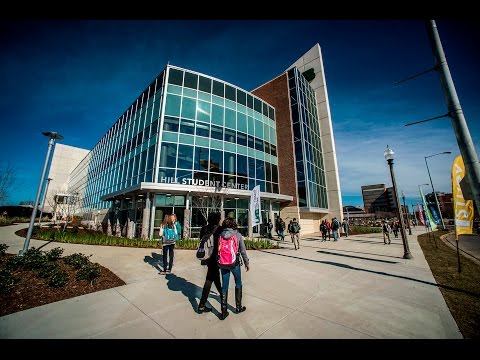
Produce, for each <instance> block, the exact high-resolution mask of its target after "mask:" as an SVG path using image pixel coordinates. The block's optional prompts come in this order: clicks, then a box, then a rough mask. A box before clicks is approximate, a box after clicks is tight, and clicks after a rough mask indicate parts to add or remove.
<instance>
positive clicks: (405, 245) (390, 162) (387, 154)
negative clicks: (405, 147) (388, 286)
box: [383, 145, 413, 259]
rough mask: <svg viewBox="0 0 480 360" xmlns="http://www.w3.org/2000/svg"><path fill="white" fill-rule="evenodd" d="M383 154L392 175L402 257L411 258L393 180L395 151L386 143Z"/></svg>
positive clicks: (395, 185)
mask: <svg viewBox="0 0 480 360" xmlns="http://www.w3.org/2000/svg"><path fill="white" fill-rule="evenodd" d="M383 156H385V160H387V163H388V166H389V167H390V176H391V177H392V185H393V195H394V196H395V201H396V203H397V211H398V218H399V219H400V233H401V234H402V241H403V251H404V253H403V258H404V259H413V256H412V254H411V253H410V249H409V247H408V240H407V235H406V234H405V224H404V222H403V216H401V214H400V207H401V206H399V204H400V201H399V199H398V191H397V183H396V182H395V175H394V173H393V159H394V158H395V153H394V152H393V150H392V149H390V148H389V147H388V145H387V148H386V149H385V151H384V152H383Z"/></svg>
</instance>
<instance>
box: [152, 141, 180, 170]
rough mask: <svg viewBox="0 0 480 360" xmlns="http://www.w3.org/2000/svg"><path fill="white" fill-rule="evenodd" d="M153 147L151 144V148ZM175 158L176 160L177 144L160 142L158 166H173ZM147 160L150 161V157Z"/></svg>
mask: <svg viewBox="0 0 480 360" xmlns="http://www.w3.org/2000/svg"><path fill="white" fill-rule="evenodd" d="M153 147H154V146H152V147H151V148H153ZM149 155H150V154H149ZM176 160H177V144H174V143H167V142H162V149H161V153H160V164H159V166H161V167H170V168H174V167H175V163H176ZM149 162H150V159H149ZM147 169H150V168H149V167H147Z"/></svg>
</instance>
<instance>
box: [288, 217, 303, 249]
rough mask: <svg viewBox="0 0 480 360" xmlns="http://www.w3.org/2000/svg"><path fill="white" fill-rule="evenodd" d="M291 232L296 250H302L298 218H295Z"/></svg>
mask: <svg viewBox="0 0 480 360" xmlns="http://www.w3.org/2000/svg"><path fill="white" fill-rule="evenodd" d="M290 229H291V232H292V241H293V245H294V246H295V250H298V249H300V229H301V228H300V224H299V223H298V221H297V219H296V218H293V221H292V225H291V228H290Z"/></svg>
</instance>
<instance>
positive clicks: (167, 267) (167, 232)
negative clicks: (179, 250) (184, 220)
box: [160, 215, 178, 275]
mask: <svg viewBox="0 0 480 360" xmlns="http://www.w3.org/2000/svg"><path fill="white" fill-rule="evenodd" d="M173 221H174V217H173V216H172V215H170V216H168V217H167V223H166V224H165V226H164V228H163V238H162V253H163V254H162V255H163V271H160V275H165V274H166V273H171V272H172V267H173V257H174V251H173V249H174V248H175V242H176V241H177V240H178V232H177V229H176V228H175V224H174V222H173ZM167 260H168V261H167Z"/></svg>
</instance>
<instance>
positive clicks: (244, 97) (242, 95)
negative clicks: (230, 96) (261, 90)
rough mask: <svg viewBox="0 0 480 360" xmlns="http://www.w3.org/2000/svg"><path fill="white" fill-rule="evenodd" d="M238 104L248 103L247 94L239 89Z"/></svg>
mask: <svg viewBox="0 0 480 360" xmlns="http://www.w3.org/2000/svg"><path fill="white" fill-rule="evenodd" d="M237 102H238V103H239V104H242V105H245V104H246V103H247V94H246V93H245V92H243V91H242V90H240V89H237Z"/></svg>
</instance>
